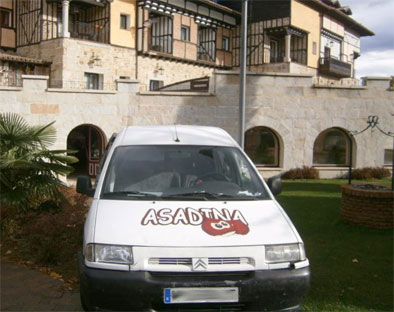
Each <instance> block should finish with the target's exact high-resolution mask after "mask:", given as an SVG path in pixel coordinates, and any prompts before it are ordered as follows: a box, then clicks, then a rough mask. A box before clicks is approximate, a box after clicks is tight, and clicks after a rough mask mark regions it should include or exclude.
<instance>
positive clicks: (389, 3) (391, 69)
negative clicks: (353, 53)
mask: <svg viewBox="0 0 394 312" xmlns="http://www.w3.org/2000/svg"><path fill="white" fill-rule="evenodd" d="M340 3H341V5H342V6H349V7H350V8H351V9H352V12H353V15H351V16H350V17H352V18H353V19H355V20H356V21H357V22H359V23H361V24H363V25H364V26H365V27H367V28H368V29H370V30H372V31H373V32H374V33H375V36H372V37H362V39H361V56H360V57H359V58H358V59H357V60H356V76H357V78H360V77H365V76H386V77H387V76H394V0H340Z"/></svg>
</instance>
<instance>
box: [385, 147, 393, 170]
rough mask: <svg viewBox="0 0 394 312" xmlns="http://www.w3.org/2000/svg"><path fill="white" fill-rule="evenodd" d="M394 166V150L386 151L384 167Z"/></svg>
mask: <svg viewBox="0 0 394 312" xmlns="http://www.w3.org/2000/svg"><path fill="white" fill-rule="evenodd" d="M392 164H393V150H392V149H385V150H384V165H385V166H391V165H392Z"/></svg>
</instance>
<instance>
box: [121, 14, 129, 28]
mask: <svg viewBox="0 0 394 312" xmlns="http://www.w3.org/2000/svg"><path fill="white" fill-rule="evenodd" d="M120 28H121V29H129V28H130V15H126V14H120Z"/></svg>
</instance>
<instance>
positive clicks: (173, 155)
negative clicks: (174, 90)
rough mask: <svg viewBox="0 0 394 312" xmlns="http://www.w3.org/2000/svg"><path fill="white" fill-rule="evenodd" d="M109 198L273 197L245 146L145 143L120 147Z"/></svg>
mask: <svg viewBox="0 0 394 312" xmlns="http://www.w3.org/2000/svg"><path fill="white" fill-rule="evenodd" d="M101 198H103V199H120V200H123V199H139V200H152V199H154V200H251V199H270V198H269V195H268V193H267V191H266V189H265V187H264V185H263V183H262V182H261V180H260V179H259V177H258V175H257V174H256V172H255V171H254V170H253V168H252V166H251V165H250V163H249V162H248V160H247V159H246V157H245V156H244V155H243V154H242V152H241V151H240V150H238V149H237V148H234V147H222V146H188V145H181V146H174V145H170V146H169V145H154V146H152V145H139V146H119V147H117V148H116V149H115V151H114V154H113V156H112V158H111V161H110V164H109V166H108V169H107V171H106V175H105V179H104V184H103V188H102V191H101Z"/></svg>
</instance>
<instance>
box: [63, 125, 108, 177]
mask: <svg viewBox="0 0 394 312" xmlns="http://www.w3.org/2000/svg"><path fill="white" fill-rule="evenodd" d="M104 147H105V136H104V134H103V132H102V131H101V130H100V129H99V128H98V127H95V126H92V125H81V126H78V127H76V128H74V129H73V130H71V132H70V134H69V135H68V137H67V149H69V150H75V151H77V153H76V154H75V156H76V157H77V158H78V159H79V162H77V163H75V164H73V165H72V166H73V167H74V172H73V173H72V174H71V175H70V176H71V177H73V176H78V175H89V176H91V177H93V178H94V177H96V175H97V171H98V167H99V162H100V159H101V156H102V155H103V152H104Z"/></svg>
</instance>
